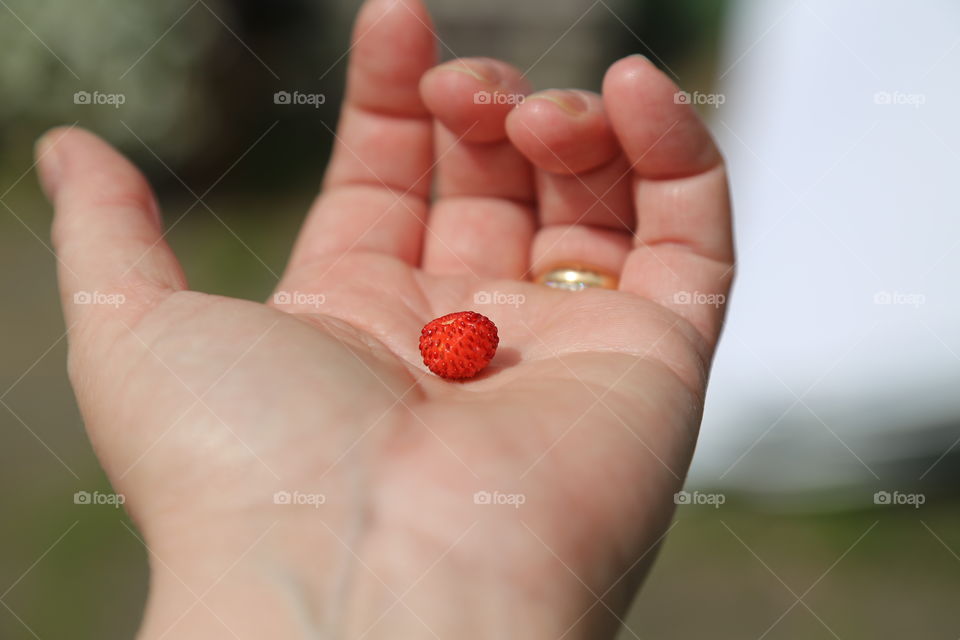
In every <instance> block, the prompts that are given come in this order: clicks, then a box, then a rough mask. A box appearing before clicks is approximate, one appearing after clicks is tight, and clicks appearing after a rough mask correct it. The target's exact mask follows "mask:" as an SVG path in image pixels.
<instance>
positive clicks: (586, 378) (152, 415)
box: [38, 0, 732, 638]
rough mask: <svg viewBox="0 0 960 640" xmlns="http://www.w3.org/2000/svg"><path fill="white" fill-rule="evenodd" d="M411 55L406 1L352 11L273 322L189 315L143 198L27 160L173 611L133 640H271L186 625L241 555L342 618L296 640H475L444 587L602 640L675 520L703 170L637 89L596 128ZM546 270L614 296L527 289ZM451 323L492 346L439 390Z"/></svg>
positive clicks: (718, 304)
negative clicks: (319, 187) (330, 141)
mask: <svg viewBox="0 0 960 640" xmlns="http://www.w3.org/2000/svg"><path fill="white" fill-rule="evenodd" d="M429 25H430V20H429V16H428V15H427V13H426V11H425V9H424V8H423V6H422V5H421V4H420V3H419V2H418V0H400V1H398V0H374V1H371V2H368V3H367V5H365V7H364V9H363V11H362V13H361V16H360V18H359V19H358V24H357V27H356V32H355V36H354V42H355V47H354V49H353V50H352V53H351V61H350V67H349V75H348V90H347V98H346V102H345V104H344V107H343V113H342V116H341V121H340V124H339V130H338V132H337V134H336V146H335V151H334V156H333V158H332V160H331V164H330V167H329V169H328V173H327V177H326V181H325V185H324V189H323V192H322V194H321V196H320V198H319V199H318V201H317V203H316V204H315V206H314V207H313V210H312V211H311V213H310V215H309V217H308V219H307V221H306V223H305V225H304V229H303V231H302V233H301V236H300V238H299V240H298V242H297V245H296V247H295V249H294V252H293V255H292V257H291V260H290V264H289V265H288V268H287V272H286V274H285V275H284V277H283V279H282V281H281V282H280V283H278V286H277V290H276V292H275V294H274V295H273V296H272V298H271V300H270V301H269V302H268V304H265V305H263V304H255V303H252V302H247V301H241V300H234V299H227V298H221V297H216V296H208V295H205V294H201V293H197V292H192V291H188V290H187V288H186V283H185V281H184V278H183V275H182V272H181V270H180V267H179V265H178V263H177V261H176V258H175V257H174V256H173V254H172V253H171V251H170V249H169V247H168V246H167V245H166V243H165V242H164V241H163V237H162V233H163V232H162V228H161V223H160V218H159V216H158V215H157V214H156V211H157V208H156V205H155V204H154V201H153V197H152V195H151V193H150V190H149V187H148V186H147V185H146V183H145V182H144V180H143V178H142V176H141V175H140V174H139V172H137V171H136V169H135V168H134V167H132V166H131V165H130V164H129V163H128V162H127V161H126V160H124V159H123V158H122V157H120V156H119V155H118V154H117V153H116V152H115V151H113V150H112V149H110V148H109V147H108V146H106V145H105V144H104V143H103V142H101V141H99V140H98V139H96V138H95V137H93V136H92V135H90V134H88V133H86V132H83V131H80V130H75V129H61V130H56V131H54V132H51V133H50V134H48V135H47V136H46V137H45V139H44V140H43V142H42V143H41V145H40V147H39V151H38V154H39V156H40V166H41V172H42V176H43V180H44V183H45V185H46V187H47V190H48V192H49V193H50V194H51V196H52V198H53V199H54V201H55V204H56V209H57V214H56V219H55V224H54V242H55V245H56V248H57V253H58V258H59V262H60V278H61V289H62V295H63V301H64V307H65V313H66V316H67V322H68V324H69V325H70V327H71V330H70V332H71V341H70V358H71V362H70V365H71V378H72V380H73V383H74V387H75V389H76V392H77V396H78V399H79V402H80V406H81V409H82V411H83V415H84V418H85V420H86V423H87V428H88V431H89V433H90V436H91V439H92V440H93V442H94V444H95V447H96V449H97V452H98V455H99V457H100V459H101V461H102V463H103V465H104V467H105V468H106V470H107V472H108V474H109V475H110V477H111V480H112V481H113V482H114V484H115V486H116V487H117V489H118V491H122V492H124V493H125V494H126V495H127V501H128V502H127V507H128V509H129V510H130V512H131V514H132V515H133V517H134V518H135V520H136V521H137V523H138V525H139V526H140V528H141V529H142V530H143V532H144V534H145V536H146V540H147V542H148V544H149V546H150V548H151V551H152V553H153V554H154V555H155V560H156V561H155V562H154V570H155V574H158V573H159V574H164V573H169V574H170V575H167V576H166V577H163V576H162V575H161V576H159V577H158V576H157V575H155V576H154V580H155V583H156V584H161V585H167V587H166V588H169V585H174V584H175V583H180V584H181V585H183V587H184V589H185V591H186V592H187V595H184V594H181V595H183V598H181V599H180V600H178V599H177V598H172V599H171V600H172V601H176V602H177V603H178V605H182V606H174V605H171V604H169V603H167V604H164V605H157V604H154V603H152V604H151V608H150V611H149V612H148V618H147V622H146V623H145V627H144V631H143V637H152V638H158V637H162V636H164V634H168V633H169V634H172V637H188V635H187V632H186V628H187V625H191V624H192V625H193V626H192V627H190V628H191V629H192V630H193V631H191V632H192V633H194V635H195V636H196V637H219V636H218V634H220V635H224V637H231V635H230V633H232V634H233V635H238V633H242V632H244V631H245V632H246V633H248V634H249V636H248V635H242V636H239V635H238V637H265V636H263V635H258V634H257V631H256V629H257V622H256V621H254V620H249V619H245V621H244V623H242V624H240V625H234V624H231V623H230V621H229V618H228V616H227V615H226V614H225V613H223V612H222V611H221V610H220V609H217V608H216V607H217V606H222V607H226V606H227V605H226V604H225V603H226V601H227V598H226V597H224V599H223V602H219V603H218V601H217V600H216V598H215V596H214V597H213V602H214V604H212V605H211V604H209V603H207V602H206V601H205V602H204V603H203V606H197V603H196V602H195V601H194V600H195V599H196V598H195V597H189V596H190V595H193V596H199V592H203V591H205V589H206V587H207V586H209V585H211V583H213V582H214V581H213V578H215V577H216V576H221V578H222V576H223V573H224V572H225V571H229V570H231V568H232V567H233V566H234V565H235V564H236V562H237V558H238V557H247V556H248V555H250V556H252V557H259V556H258V553H259V552H258V551H254V552H251V551H250V549H251V548H252V546H254V547H257V548H264V549H271V551H270V552H269V553H268V552H264V554H265V555H266V556H269V557H270V558H272V559H274V560H277V559H278V558H279V561H280V562H281V563H284V562H285V563H288V564H289V566H297V565H298V564H300V562H299V561H298V557H302V556H298V555H297V554H301V553H305V552H306V549H307V548H318V547H319V548H324V549H327V550H328V551H329V553H327V554H324V555H323V558H322V559H320V560H317V565H316V566H315V567H314V570H313V571H312V572H307V573H308V575H307V576H305V577H303V578H302V580H303V582H305V583H307V584H309V585H312V586H311V589H312V591H313V592H316V593H320V594H330V593H338V594H340V596H339V597H340V598H341V599H342V601H341V605H334V604H331V603H330V598H327V597H319V598H318V600H320V601H322V602H324V603H325V604H323V605H322V606H320V607H319V609H320V610H319V612H316V611H314V614H313V615H314V616H315V617H316V618H317V620H318V622H317V623H316V624H317V625H318V626H319V627H321V628H324V629H327V630H337V631H338V632H339V633H342V634H343V637H358V636H360V635H361V634H366V635H365V637H371V638H372V637H379V635H378V634H381V633H383V634H386V633H387V631H386V630H387V629H389V630H390V631H389V634H388V635H389V637H394V638H396V637H420V635H422V634H424V633H426V629H429V630H430V631H431V632H433V633H434V634H435V635H437V636H439V637H444V638H445V637H467V636H466V635H464V634H463V633H462V631H458V630H456V628H455V626H453V625H455V622H451V621H450V620H449V619H448V618H447V617H445V616H443V615H442V614H441V613H438V606H439V605H438V604H437V597H438V596H437V594H438V593H443V592H444V591H445V589H446V587H445V585H447V584H448V583H449V581H450V580H451V578H462V579H464V580H468V581H470V584H471V586H469V587H465V589H466V592H461V593H460V594H459V596H458V597H460V598H461V599H465V600H470V598H471V597H472V598H474V599H476V600H483V599H484V597H485V596H484V594H485V593H488V592H489V591H495V590H497V589H501V590H502V589H504V588H507V587H505V585H509V588H512V589H514V590H517V591H519V592H521V593H528V591H529V589H533V588H534V587H536V588H537V589H540V590H542V591H543V593H540V594H539V595H538V597H536V598H534V597H520V598H517V599H514V600H511V601H509V602H502V603H501V604H500V608H501V609H502V611H503V613H502V615H503V617H504V618H503V624H505V625H506V624H507V623H508V621H510V620H511V619H512V615H511V614H509V613H506V612H508V611H511V610H513V609H518V610H522V611H523V613H522V614H519V613H518V614H516V615H523V616H526V617H528V618H530V617H532V618H535V619H537V620H538V621H539V623H540V626H539V631H538V634H542V637H558V636H560V635H562V634H564V633H565V632H568V631H570V630H571V629H573V628H577V629H579V628H581V627H582V628H583V629H587V628H592V629H596V628H597V627H598V625H603V624H605V622H609V620H610V619H615V618H616V616H618V615H619V612H620V611H622V609H623V608H624V607H625V605H626V603H627V599H628V598H629V597H630V595H631V593H632V588H633V587H634V586H635V584H636V579H637V578H639V577H640V576H641V575H642V573H643V571H642V569H643V568H644V567H645V566H646V560H649V555H648V552H649V551H650V549H651V547H652V546H653V545H654V544H655V543H656V541H657V540H658V539H659V537H660V535H661V534H662V532H663V530H664V528H665V526H666V524H667V522H668V520H669V517H670V514H671V512H672V494H673V492H675V491H676V490H677V489H678V488H679V486H680V484H681V482H682V477H683V475H684V473H685V471H686V466H687V464H688V462H689V459H690V456H691V454H692V451H693V446H694V443H695V441H696V431H697V426H698V424H699V419H700V411H701V406H702V399H703V394H704V390H705V384H706V373H707V370H708V367H709V362H710V358H711V356H712V353H713V348H714V345H715V342H716V339H717V335H718V332H719V328H720V323H721V320H722V307H723V304H722V303H723V301H724V296H725V294H726V292H727V289H728V286H729V282H730V279H731V274H732V268H731V265H732V249H731V242H730V231H729V205H728V198H727V191H726V177H725V174H724V170H723V165H722V161H721V158H720V156H719V154H718V153H717V151H716V149H715V147H714V146H713V144H712V142H711V140H710V138H709V135H708V134H707V133H706V131H705V129H704V128H703V126H702V124H701V123H700V122H699V120H698V119H697V117H696V115H695V113H694V112H693V110H692V109H690V107H689V106H688V105H685V104H678V101H677V100H675V99H674V96H675V95H676V92H677V89H676V87H675V86H674V85H673V83H672V82H670V80H669V79H668V78H666V77H665V76H664V75H663V74H661V73H660V72H659V71H657V70H656V69H655V68H654V67H653V65H651V64H650V63H649V62H648V61H646V60H645V59H642V58H639V57H632V58H627V59H625V60H621V61H620V62H617V63H616V64H614V65H613V66H612V67H611V69H610V70H609V71H608V72H607V75H606V77H605V79H604V85H603V95H602V96H601V95H597V94H591V93H588V92H579V91H578V92H573V91H547V92H541V93H538V94H533V95H527V94H528V93H529V89H528V87H527V86H526V84H525V81H524V79H523V77H522V74H521V73H520V72H518V71H517V70H515V69H513V68H512V67H510V66H509V65H506V64H505V63H501V62H498V61H495V60H489V59H469V60H458V61H454V62H450V63H446V64H444V65H442V66H440V67H436V68H434V66H433V65H434V64H435V60H434V49H435V42H434V36H433V33H432V31H431V28H430V26H429ZM484 94H485V95H486V96H491V97H490V98H489V99H487V98H480V99H478V98H477V96H478V95H484ZM517 96H526V100H525V101H524V102H523V104H522V105H521V106H519V107H517V106H516V104H515V103H517V102H519V101H520V100H519V99H518V98H517ZM558 262H585V263H590V264H594V265H597V266H598V267H601V268H603V269H606V270H609V271H611V272H615V273H618V274H620V287H619V290H617V291H612V290H600V289H591V290H585V291H580V292H568V291H560V290H554V289H550V288H547V287H543V286H541V285H536V284H533V283H531V282H530V275H531V274H532V273H536V272H538V271H540V270H542V269H543V268H545V267H548V266H550V265H551V264H554V263H558ZM462 310H476V311H479V312H481V313H483V314H484V315H487V316H488V317H490V318H491V319H492V320H493V321H494V322H495V323H496V324H497V326H498V328H499V332H500V337H501V343H500V345H501V346H500V350H499V352H498V354H497V357H496V358H495V359H494V361H493V363H492V364H491V366H490V367H489V368H488V369H487V370H486V371H484V372H483V373H482V374H481V375H480V376H479V377H478V378H476V379H474V380H471V381H468V382H465V383H450V382H447V381H444V380H441V379H439V378H437V377H435V376H434V375H433V374H431V373H429V372H428V371H427V370H426V369H425V367H424V366H423V364H422V363H421V362H420V355H419V352H418V348H417V347H418V338H419V332H420V329H421V327H422V326H423V325H424V324H425V323H426V322H427V321H429V320H431V319H432V318H435V317H437V316H440V315H443V314H445V313H450V312H453V311H462ZM278 492H279V493H278ZM478 492H479V493H478ZM277 495H279V496H284V495H286V496H290V502H291V503H292V504H286V503H285V502H284V499H282V498H281V499H277V498H276V497H275V496H277ZM311 496H313V498H311ZM317 496H320V498H317ZM487 496H489V498H490V499H489V503H488V500H487ZM318 501H319V502H322V504H321V505H318V504H317V502H318ZM518 503H520V504H518ZM211 541H215V544H214V545H213V547H214V548H216V552H213V551H211ZM398 541H399V542H398ZM185 548H188V549H190V550H192V551H198V550H199V551H201V552H202V553H204V554H205V557H206V558H208V561H207V564H211V565H213V566H214V567H215V569H211V568H210V567H204V568H203V569H200V568H198V566H197V563H196V562H195V561H194V560H192V559H188V558H191V557H192V556H191V555H190V553H186V552H184V549H185ZM280 549H282V551H281V550H280ZM396 554H406V555H407V556H409V557H411V558H413V560H412V561H411V562H410V566H406V565H404V566H403V567H401V566H400V563H398V562H397V561H396V560H395V558H394V557H393V556H394V555H396ZM211 558H212V559H211ZM338 558H339V559H340V560H338ZM343 558H346V560H342V559H343ZM641 560H644V561H643V562H641ZM519 567H523V568H524V570H522V571H521V570H520V569H519ZM318 568H322V570H318ZM543 584H547V585H551V586H549V587H544V586H542V585H543ZM188 585H194V586H196V589H195V590H194V589H191V588H189V587H188ZM345 585H349V586H345ZM485 590H487V591H485ZM577 590H579V591H580V593H579V594H577V595H571V593H573V592H576V591H577ZM194 591H196V592H197V593H194ZM598 600H599V601H601V602H600V603H599V604H598ZM343 603H348V604H343ZM541 609H542V610H541ZM215 610H216V613H215ZM531 612H534V613H531ZM538 612H539V613H538ZM218 613H219V614H220V615H217V614H218ZM211 614H213V615H212V616H211ZM204 616H206V617H204ZM233 617H234V618H235V619H236V617H237V616H236V615H235V614H234V615H233ZM241 619H243V616H242V615H241ZM178 625H182V626H183V627H184V628H183V629H181V630H180V632H177V631H171V629H174V628H175V627H177V626H178ZM205 625H206V626H205ZM591 625H592V626H591ZM238 627H239V628H238ZM381 627H382V628H381ZM197 628H203V629H204V630H203V632H197V631H196V629H197ZM264 628H269V629H271V634H272V633H274V632H275V631H276V628H277V627H276V621H274V623H273V626H270V627H264ZM403 630H407V631H408V633H407V635H404V633H403ZM228 632H229V633H228ZM418 634H419V635H418ZM492 635H496V633H493V634H492ZM189 637H192V636H189ZM272 637H284V636H283V635H281V634H277V635H276V636H272ZM478 637H479V636H478ZM498 637H506V636H505V635H500V636H498ZM537 637H540V636H539V635H538V636H537Z"/></svg>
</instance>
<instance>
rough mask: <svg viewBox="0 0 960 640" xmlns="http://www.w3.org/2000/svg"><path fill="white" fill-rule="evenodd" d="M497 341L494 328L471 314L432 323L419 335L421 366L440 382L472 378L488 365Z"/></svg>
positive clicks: (482, 318)
mask: <svg viewBox="0 0 960 640" xmlns="http://www.w3.org/2000/svg"><path fill="white" fill-rule="evenodd" d="M499 343H500V338H499V337H498V336H497V325H495V324H493V322H492V321H491V320H490V318H488V317H486V316H483V315H480V314H479V313H476V312H474V311H458V312H457V313H449V314H447V315H445V316H442V317H440V318H437V319H436V320H431V321H430V322H428V323H427V324H426V326H424V327H423V331H421V332H420V354H421V355H422V356H423V364H425V365H427V368H428V369H430V371H433V372H434V373H435V374H437V375H438V376H440V377H441V378H449V379H452V380H462V379H464V378H472V377H473V376H475V375H477V374H478V373H480V371H482V370H483V368H484V367H486V366H487V365H488V364H490V361H491V360H493V356H494V355H495V354H496V353H497V345H498V344H499Z"/></svg>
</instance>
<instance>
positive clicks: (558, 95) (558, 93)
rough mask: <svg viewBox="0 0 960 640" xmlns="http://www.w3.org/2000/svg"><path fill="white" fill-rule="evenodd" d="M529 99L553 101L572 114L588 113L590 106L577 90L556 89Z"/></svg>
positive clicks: (528, 98)
mask: <svg viewBox="0 0 960 640" xmlns="http://www.w3.org/2000/svg"><path fill="white" fill-rule="evenodd" d="M527 100H546V101H547V102H552V103H553V104H555V105H557V106H558V107H560V108H561V109H563V110H564V111H566V112H567V113H568V114H570V115H572V116H579V115H580V114H582V113H586V111H587V109H589V108H590V105H589V104H587V101H586V99H584V97H583V96H582V95H580V94H579V93H578V92H577V91H573V90H563V89H555V90H552V91H547V92H543V93H537V94H534V95H532V96H528V97H527Z"/></svg>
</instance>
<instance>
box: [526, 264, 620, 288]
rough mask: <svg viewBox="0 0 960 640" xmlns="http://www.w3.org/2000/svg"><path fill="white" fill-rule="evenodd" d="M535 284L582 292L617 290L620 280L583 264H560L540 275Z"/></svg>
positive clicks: (608, 273)
mask: <svg viewBox="0 0 960 640" xmlns="http://www.w3.org/2000/svg"><path fill="white" fill-rule="evenodd" d="M534 282H536V283H537V284H544V285H546V286H548V287H553V288H555V289H565V290H567V291H582V290H583V289H591V288H597V289H616V288H617V285H618V283H619V280H618V278H617V276H616V275H614V274H612V273H610V272H609V271H606V270H605V269H600V268H599V267H593V266H590V265H586V264H582V263H564V264H558V265H556V266H554V267H552V268H550V269H547V270H546V271H543V272H542V273H540V275H538V276H537V277H536V278H535V279H534Z"/></svg>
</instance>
